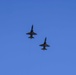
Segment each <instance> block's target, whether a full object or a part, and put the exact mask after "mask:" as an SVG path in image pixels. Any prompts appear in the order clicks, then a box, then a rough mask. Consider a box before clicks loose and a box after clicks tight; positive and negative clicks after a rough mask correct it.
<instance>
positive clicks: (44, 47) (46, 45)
mask: <svg viewBox="0 0 76 75" xmlns="http://www.w3.org/2000/svg"><path fill="white" fill-rule="evenodd" d="M46 40H47V38H45V39H44V43H43V44H40V45H39V46H42V47H43V48H42V50H47V49H46V47H50V46H49V45H48V44H47V43H46Z"/></svg>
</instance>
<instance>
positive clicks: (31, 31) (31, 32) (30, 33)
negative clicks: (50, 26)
mask: <svg viewBox="0 0 76 75" xmlns="http://www.w3.org/2000/svg"><path fill="white" fill-rule="evenodd" d="M26 34H27V35H30V36H29V37H28V38H30V39H32V38H34V37H33V35H37V33H35V32H34V30H33V25H32V27H31V30H30V32H28V33H26Z"/></svg>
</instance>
